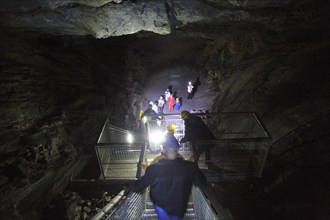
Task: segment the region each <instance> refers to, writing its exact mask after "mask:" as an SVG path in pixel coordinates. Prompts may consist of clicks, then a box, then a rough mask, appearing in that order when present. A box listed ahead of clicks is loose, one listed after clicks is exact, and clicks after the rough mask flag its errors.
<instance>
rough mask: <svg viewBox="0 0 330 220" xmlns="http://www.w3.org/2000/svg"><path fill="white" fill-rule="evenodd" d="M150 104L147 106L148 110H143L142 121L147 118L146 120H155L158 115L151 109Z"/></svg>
mask: <svg viewBox="0 0 330 220" xmlns="http://www.w3.org/2000/svg"><path fill="white" fill-rule="evenodd" d="M152 107H153V106H152V104H149V105H148V109H147V110H145V111H144V112H143V114H142V116H141V118H142V119H143V118H144V117H147V118H148V120H156V119H157V118H158V117H159V115H158V114H157V112H155V111H154V110H153V109H152Z"/></svg>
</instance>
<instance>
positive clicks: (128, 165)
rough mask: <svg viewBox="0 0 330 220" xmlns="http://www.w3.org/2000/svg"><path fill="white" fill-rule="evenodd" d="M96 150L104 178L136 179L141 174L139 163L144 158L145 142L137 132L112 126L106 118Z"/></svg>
mask: <svg viewBox="0 0 330 220" xmlns="http://www.w3.org/2000/svg"><path fill="white" fill-rule="evenodd" d="M136 139H137V140H136ZM139 140H140V141H139ZM95 150H96V155H97V158H98V161H99V165H100V169H101V175H102V179H104V180H110V179H115V180H120V179H134V178H136V177H139V176H140V175H141V172H142V170H141V168H140V167H139V166H137V164H138V163H142V161H143V160H144V155H145V143H144V142H143V141H142V139H141V137H140V136H139V135H137V134H136V133H134V132H130V131H127V130H124V129H121V128H118V127H115V126H112V125H110V123H109V120H108V119H106V121H105V123H104V126H103V129H102V132H101V134H100V137H99V139H98V142H97V144H96V146H95Z"/></svg>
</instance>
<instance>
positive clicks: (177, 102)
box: [174, 98, 181, 112]
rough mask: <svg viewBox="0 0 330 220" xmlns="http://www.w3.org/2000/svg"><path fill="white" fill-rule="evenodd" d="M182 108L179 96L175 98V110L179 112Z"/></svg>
mask: <svg viewBox="0 0 330 220" xmlns="http://www.w3.org/2000/svg"><path fill="white" fill-rule="evenodd" d="M180 108H181V103H180V100H179V98H176V99H175V105H174V110H175V111H177V112H178V111H179V110H180Z"/></svg>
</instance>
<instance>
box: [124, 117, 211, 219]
mask: <svg viewBox="0 0 330 220" xmlns="http://www.w3.org/2000/svg"><path fill="white" fill-rule="evenodd" d="M180 117H181V119H182V120H184V123H185V134H184V137H183V138H182V139H181V140H180V142H179V141H178V140H177V139H176V137H175V136H174V132H175V131H176V127H175V125H173V124H171V125H169V126H168V127H167V133H166V135H165V138H164V140H163V142H162V146H163V150H162V153H161V155H160V156H159V157H157V158H156V159H155V160H154V162H153V163H152V164H151V165H150V166H148V167H147V168H146V172H145V175H144V176H142V177H141V178H140V179H138V180H135V181H132V182H129V183H128V184H127V185H126V187H127V188H128V189H130V190H132V191H134V192H141V191H143V190H144V189H145V188H146V187H148V186H150V198H151V200H152V202H153V205H154V208H155V210H156V213H157V216H158V219H159V220H180V219H182V218H183V216H184V213H185V211H186V208H187V204H188V200H189V195H190V192H191V188H192V185H193V184H195V185H197V186H202V185H204V186H205V185H206V184H207V182H206V178H205V176H204V175H203V173H202V172H201V171H200V170H199V168H198V166H197V163H198V160H199V157H200V155H201V154H202V153H203V152H204V153H205V159H206V161H209V160H210V148H206V147H203V148H202V147H199V146H196V145H193V149H192V151H193V155H194V156H193V160H194V161H193V162H192V161H188V160H184V158H183V157H182V156H181V155H180V154H179V148H180V143H185V142H187V141H192V142H193V141H195V140H206V139H207V140H209V139H214V138H215V137H214V135H213V134H212V132H211V131H210V130H209V129H208V128H207V127H206V125H205V124H204V122H203V121H202V119H201V118H200V117H198V116H195V115H192V114H190V113H189V112H188V111H182V112H181V114H180Z"/></svg>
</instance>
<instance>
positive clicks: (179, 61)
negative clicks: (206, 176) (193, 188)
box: [0, 0, 330, 219]
mask: <svg viewBox="0 0 330 220" xmlns="http://www.w3.org/2000/svg"><path fill="white" fill-rule="evenodd" d="M45 2H47V3H42V2H40V1H32V2H31V4H30V3H27V2H24V1H2V2H1V3H0V5H1V7H0V8H1V9H0V12H1V13H0V19H1V23H0V24H1V40H0V51H1V53H0V74H1V75H0V84H1V89H0V92H1V100H0V103H1V105H0V111H1V114H0V127H1V131H0V154H1V155H0V158H1V160H0V161H1V162H0V191H1V194H0V197H1V204H2V205H1V215H2V216H4V218H5V219H6V218H7V219H21V218H26V219H38V218H44V219H47V218H48V219H49V218H50V217H54V219H56V218H66V217H67V218H69V219H70V218H71V219H73V218H74V217H73V213H79V216H80V218H82V219H84V218H88V217H87V216H89V217H90V216H91V215H92V214H91V213H93V212H94V211H96V210H97V209H96V208H95V207H94V204H93V205H89V202H92V200H93V199H94V200H93V201H94V202H98V201H99V203H103V202H104V201H106V199H109V198H110V197H113V195H115V194H117V193H118V192H119V191H120V189H119V188H121V187H122V186H123V184H117V185H115V184H114V185H111V186H109V185H106V184H105V185H104V184H103V185H102V184H100V185H97V182H98V181H94V183H92V187H90V186H89V185H88V184H80V185H79V184H78V183H77V182H76V183H73V181H72V180H79V179H85V180H88V181H90V180H93V179H95V180H97V179H99V178H100V175H101V171H100V167H99V163H98V161H97V157H96V153H95V144H96V143H97V139H98V135H99V133H100V131H101V129H102V123H103V122H104V119H105V118H106V116H107V115H109V116H110V121H111V124H113V125H115V126H118V127H120V128H123V129H127V130H136V129H137V124H138V121H139V119H138V112H139V110H145V109H146V108H147V105H148V103H149V102H150V101H153V102H155V101H156V100H157V99H158V98H159V96H160V95H164V91H165V90H166V88H167V87H168V86H169V85H171V86H172V87H173V88H174V90H176V92H177V94H178V97H179V98H180V97H181V98H182V102H181V103H182V108H181V110H183V109H185V108H187V110H189V111H192V112H194V113H201V112H202V113H203V112H206V111H208V112H239V111H253V112H256V113H258V115H259V116H260V118H261V120H262V122H263V123H264V124H265V126H266V127H267V128H268V130H269V133H270V134H271V136H272V137H273V140H272V141H271V142H270V143H269V146H270V152H269V157H268V159H267V163H266V165H265V170H264V172H263V175H262V176H261V178H260V179H254V178H251V179H246V180H245V181H233V182H226V181H222V182H212V186H213V190H214V192H215V194H216V195H217V197H218V199H219V200H220V201H222V202H223V204H224V205H225V206H226V207H228V208H229V209H230V211H231V212H232V214H233V216H234V217H235V219H280V218H299V219H326V217H327V216H329V215H330V214H329V213H328V211H327V209H326V207H327V206H329V198H330V196H329V192H330V189H329V187H328V186H329V185H330V184H329V178H328V177H327V176H326V175H325V174H326V173H327V167H328V165H329V158H330V155H329V149H328V142H329V138H328V137H329V133H330V128H329V124H330V123H329V112H330V111H329V108H330V103H329V100H330V99H329V97H330V95H329V94H330V89H329V88H330V85H329V82H330V80H329V76H330V74H329V70H330V66H329V62H328V57H329V51H330V42H329V33H330V32H329V24H330V22H329V15H328V11H329V10H328V9H329V3H328V2H325V1H322V0H320V1H303V2H298V1H271V0H269V1H268V0H265V1H264V2H263V3H262V4H261V3H260V2H258V1H198V0H194V1H189V2H186V3H187V4H184V3H182V2H179V1H157V2H156V3H153V2H151V3H147V2H145V1H95V2H93V3H86V1H66V2H59V1H51V0H50V1H45ZM68 2H69V3H68ZM77 2H78V3H77ZM165 2H166V3H165ZM67 3H68V4H67ZM157 3H161V4H157ZM122 13H123V14H122ZM113 15H116V17H112V16H113ZM160 34H161V35H160ZM166 77H169V78H170V79H169V80H168V79H167V78H166ZM197 77H200V78H201V82H202V85H201V87H200V89H199V90H198V92H197V93H196V97H194V98H193V100H192V102H189V101H187V100H186V95H187V94H186V91H185V90H186V88H185V86H186V85H185V84H186V83H187V82H188V81H189V80H192V81H194V80H195V79H196V78H197ZM181 79H182V80H184V83H183V82H182V83H181V81H180V83H178V82H179V80H181ZM155 82H156V83H155ZM197 101H199V103H202V105H196V102H197ZM70 181H71V182H70ZM88 181H87V182H88ZM93 184H94V185H93ZM105 192H108V193H109V194H111V196H109V194H108V197H107V196H104V193H105ZM75 193H78V194H75ZM53 198H55V199H54V200H53ZM73 198H74V199H73ZM80 200H84V201H80ZM87 200H90V201H89V202H86V201H87ZM79 201H80V203H81V204H79ZM46 204H47V205H46ZM70 204H73V205H72V206H70ZM66 205H67V206H66ZM74 205H76V206H74ZM45 206H46V208H45V209H43V208H44V207H45ZM78 206H79V207H80V208H78V209H82V211H79V212H75V211H72V209H74V207H78ZM68 207H69V209H70V210H71V212H70V213H71V214H72V215H70V217H69V216H65V215H66V214H67V210H68ZM84 207H87V208H86V210H87V211H86V210H85V211H84V210H83V209H84ZM91 207H92V208H91ZM90 209H92V210H90ZM40 210H43V211H40ZM56 213H62V214H63V215H61V216H59V215H56ZM83 213H85V214H83Z"/></svg>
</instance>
